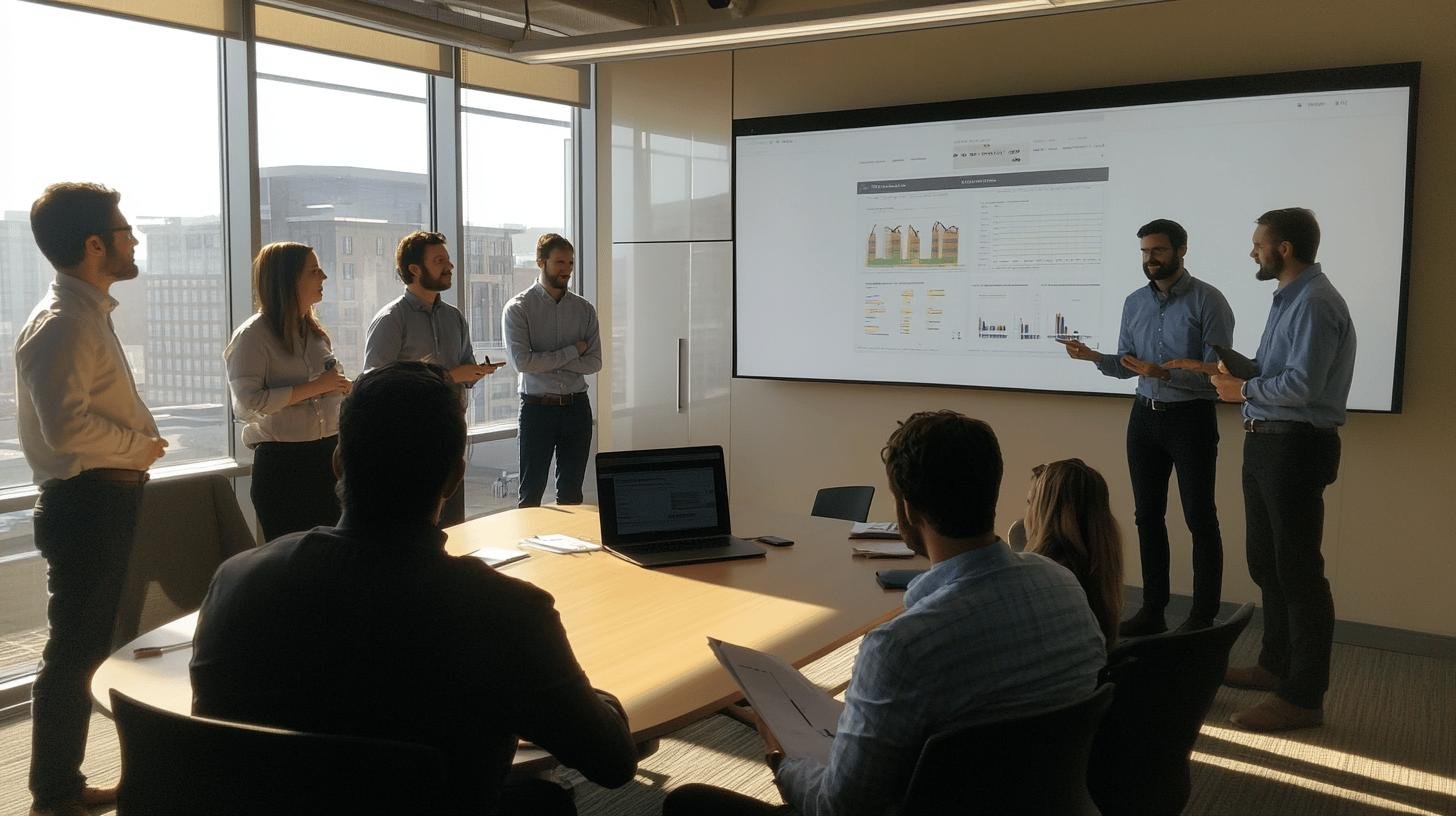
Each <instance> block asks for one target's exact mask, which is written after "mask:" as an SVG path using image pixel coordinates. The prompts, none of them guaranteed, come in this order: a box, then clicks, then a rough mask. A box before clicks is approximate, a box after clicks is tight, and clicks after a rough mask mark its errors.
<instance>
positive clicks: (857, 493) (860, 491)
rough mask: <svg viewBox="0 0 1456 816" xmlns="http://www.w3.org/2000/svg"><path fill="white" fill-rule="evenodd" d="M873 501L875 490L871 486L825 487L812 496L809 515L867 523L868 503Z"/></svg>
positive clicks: (868, 514) (868, 515)
mask: <svg viewBox="0 0 1456 816" xmlns="http://www.w3.org/2000/svg"><path fill="white" fill-rule="evenodd" d="M874 500H875V488H874V486H873V485H855V486H851V487H826V488H823V489H821V490H820V491H819V492H818V493H816V494H815V495H814V509H812V510H810V511H809V515H811V516H819V517H821V518H835V519H845V520H847V521H861V522H862V521H868V520H869V517H870V502H872V501H874Z"/></svg>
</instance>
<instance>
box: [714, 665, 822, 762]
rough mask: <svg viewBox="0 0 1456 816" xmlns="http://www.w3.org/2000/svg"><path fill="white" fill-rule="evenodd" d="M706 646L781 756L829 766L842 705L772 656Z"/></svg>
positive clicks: (795, 670)
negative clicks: (729, 676)
mask: <svg viewBox="0 0 1456 816" xmlns="http://www.w3.org/2000/svg"><path fill="white" fill-rule="evenodd" d="M708 645H709V646H710V647H711V648H712V649H713V653H714V654H715V655H717V656H718V661H719V662H721V663H722V664H723V667H724V668H726V669H727V670H728V673H729V674H731V675H732V676H733V679H734V680H735V681H737V683H738V687H739V688H741V689H743V696H745V697H747V698H748V702H749V704H750V705H752V706H753V710H754V711H756V712H757V713H758V716H759V717H760V718H761V719H762V720H763V722H764V725H765V726H767V727H768V730H769V732H770V733H772V734H773V735H774V737H775V738H776V739H777V740H778V741H779V745H781V746H783V749H784V753H785V754H786V755H788V756H802V757H811V758H813V759H817V760H818V761H819V762H821V763H824V764H826V765H827V764H828V763H829V749H830V746H832V745H833V744H834V729H835V726H836V725H837V724H838V723H839V714H840V712H841V711H843V710H844V703H841V702H839V701H838V700H836V699H834V698H833V697H830V696H829V695H828V694H825V693H824V691H823V689H820V688H819V687H818V686H816V685H814V684H813V683H810V682H809V680H808V678H806V677H804V675H802V674H800V673H799V671H798V670H797V669H795V668H794V667H793V666H790V665H789V664H788V663H785V662H784V661H782V660H780V659H778V658H777V657H774V656H773V655H770V654H765V653H763V652H760V651H757V650H755V649H750V648H748V647H747V646H736V645H734V644H732V643H724V642H723V641H721V640H715V639H713V638H708Z"/></svg>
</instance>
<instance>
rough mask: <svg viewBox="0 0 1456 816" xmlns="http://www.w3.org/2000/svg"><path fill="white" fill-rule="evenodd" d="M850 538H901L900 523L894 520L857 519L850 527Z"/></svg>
mask: <svg viewBox="0 0 1456 816" xmlns="http://www.w3.org/2000/svg"><path fill="white" fill-rule="evenodd" d="M849 537H850V538H899V537H900V525H898V524H896V523H895V522H893V521H856V522H855V523H854V524H851V525H850V527H849Z"/></svg>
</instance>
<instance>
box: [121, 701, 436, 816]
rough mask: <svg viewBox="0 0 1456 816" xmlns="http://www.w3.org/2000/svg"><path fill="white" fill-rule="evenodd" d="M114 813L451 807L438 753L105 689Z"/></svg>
mask: <svg viewBox="0 0 1456 816" xmlns="http://www.w3.org/2000/svg"><path fill="white" fill-rule="evenodd" d="M111 706H112V709H111V710H112V712H113V713H114V715H115V717H116V731H117V736H118V737H119V739H120V741H121V788H120V791H119V798H118V801H117V810H116V813H117V816H255V814H256V816H264V814H267V816H275V814H284V813H308V814H317V815H318V816H325V814H340V816H342V815H343V814H350V816H353V814H362V813H371V814H374V813H377V814H386V813H389V814H394V813H398V814H417V813H448V812H449V811H448V809H446V808H444V807H441V802H440V798H441V791H442V789H443V784H444V772H443V760H442V758H441V754H440V752H439V750H437V749H435V748H433V747H430V746H425V745H415V744H411V743H407V742H393V741H390V740H377V739H364V738H360V737H344V736H333V735H325V734H307V733H303V732H301V731H286V730H282V729H277V728H265V727H261V726H256V725H246V724H242V723H232V722H223V721H221V720H211V719H206V718H202V717H189V716H186V715H183V714H176V713H173V712H170V711H165V710H163V709H160V708H156V707H154V706H150V705H147V704H146V703H141V702H138V701H136V700H133V699H131V698H130V697H127V696H126V695H124V694H122V693H120V692H118V691H117V690H115V689H112V690H111Z"/></svg>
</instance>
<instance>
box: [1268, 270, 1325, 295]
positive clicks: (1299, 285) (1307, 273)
mask: <svg viewBox="0 0 1456 816" xmlns="http://www.w3.org/2000/svg"><path fill="white" fill-rule="evenodd" d="M1322 274H1324V273H1323V272H1321V271H1320V265H1319V264H1317V263H1312V264H1310V265H1309V266H1306V267H1305V268H1304V271H1303V272H1300V273H1299V277H1297V278H1295V279H1294V280H1292V281H1290V282H1289V285H1288V286H1285V287H1283V288H1281V289H1275V290H1274V302H1276V303H1283V302H1284V301H1286V300H1290V299H1292V298H1293V297H1294V296H1295V295H1297V294H1299V293H1300V291H1301V290H1302V289H1304V287H1306V286H1308V285H1309V282H1310V281H1312V280H1314V279H1315V278H1317V277H1319V276H1320V275H1322Z"/></svg>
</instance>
